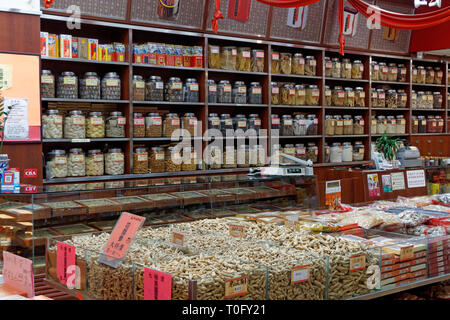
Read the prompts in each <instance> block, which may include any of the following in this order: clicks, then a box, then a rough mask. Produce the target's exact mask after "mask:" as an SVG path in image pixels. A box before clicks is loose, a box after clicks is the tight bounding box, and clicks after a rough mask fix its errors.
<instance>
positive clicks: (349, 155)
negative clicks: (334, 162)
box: [342, 142, 353, 162]
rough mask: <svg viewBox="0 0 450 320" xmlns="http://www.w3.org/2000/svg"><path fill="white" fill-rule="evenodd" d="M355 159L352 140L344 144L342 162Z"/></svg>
mask: <svg viewBox="0 0 450 320" xmlns="http://www.w3.org/2000/svg"><path fill="white" fill-rule="evenodd" d="M351 161H353V147H352V144H351V142H344V143H343V144H342V162H351Z"/></svg>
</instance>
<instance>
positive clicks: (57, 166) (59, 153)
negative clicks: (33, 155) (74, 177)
mask: <svg viewBox="0 0 450 320" xmlns="http://www.w3.org/2000/svg"><path fill="white" fill-rule="evenodd" d="M45 168H46V177H47V179H54V178H65V177H67V155H66V152H65V151H64V150H52V151H50V152H49V153H48V154H47V162H46V165H45Z"/></svg>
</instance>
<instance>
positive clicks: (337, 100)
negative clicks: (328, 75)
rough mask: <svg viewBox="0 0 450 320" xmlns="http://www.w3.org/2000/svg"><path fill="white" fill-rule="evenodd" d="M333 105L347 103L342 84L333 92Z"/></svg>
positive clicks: (337, 105) (338, 105) (339, 105)
mask: <svg viewBox="0 0 450 320" xmlns="http://www.w3.org/2000/svg"><path fill="white" fill-rule="evenodd" d="M331 100H332V102H333V106H336V107H342V106H343V105H344V103H345V92H344V90H343V89H342V87H340V86H336V87H334V89H333V92H332V93H331Z"/></svg>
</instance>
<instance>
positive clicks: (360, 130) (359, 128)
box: [353, 116, 365, 135]
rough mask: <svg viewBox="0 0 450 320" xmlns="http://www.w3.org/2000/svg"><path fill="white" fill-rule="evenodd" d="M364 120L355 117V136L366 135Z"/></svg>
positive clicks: (360, 117)
mask: <svg viewBox="0 0 450 320" xmlns="http://www.w3.org/2000/svg"><path fill="white" fill-rule="evenodd" d="M364 125H365V123H364V118H363V117H362V116H355V119H354V120H353V134H359V135H361V134H364Z"/></svg>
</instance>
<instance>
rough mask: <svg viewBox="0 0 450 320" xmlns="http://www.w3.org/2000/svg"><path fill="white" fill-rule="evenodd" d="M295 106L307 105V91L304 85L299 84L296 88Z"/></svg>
mask: <svg viewBox="0 0 450 320" xmlns="http://www.w3.org/2000/svg"><path fill="white" fill-rule="evenodd" d="M295 105H297V106H304V105H306V90H305V87H304V86H303V85H302V84H297V85H296V86H295Z"/></svg>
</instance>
